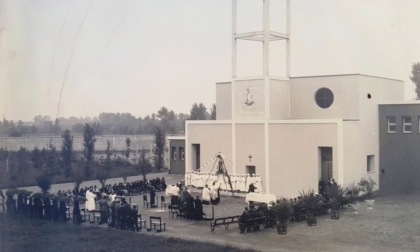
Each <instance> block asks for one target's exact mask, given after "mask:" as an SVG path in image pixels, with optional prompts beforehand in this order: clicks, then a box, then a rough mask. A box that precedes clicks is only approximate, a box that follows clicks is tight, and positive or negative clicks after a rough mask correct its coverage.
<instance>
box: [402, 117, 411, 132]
mask: <svg viewBox="0 0 420 252" xmlns="http://www.w3.org/2000/svg"><path fill="white" fill-rule="evenodd" d="M402 122H403V132H404V133H411V116H403V117H402Z"/></svg>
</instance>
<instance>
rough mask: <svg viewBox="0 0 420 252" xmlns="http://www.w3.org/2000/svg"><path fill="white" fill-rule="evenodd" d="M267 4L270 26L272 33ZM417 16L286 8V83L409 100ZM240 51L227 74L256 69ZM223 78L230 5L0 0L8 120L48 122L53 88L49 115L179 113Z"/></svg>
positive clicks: (332, 4)
mask: <svg viewBox="0 0 420 252" xmlns="http://www.w3.org/2000/svg"><path fill="white" fill-rule="evenodd" d="M279 1H280V0H272V1H271V5H272V9H271V16H272V27H273V30H276V31H279V32H283V31H284V30H283V28H284V23H283V22H282V18H283V17H284V10H282V8H281V7H282V4H283V2H281V1H280V2H279ZM261 3H262V1H257V0H238V8H239V9H238V11H239V13H238V22H239V31H255V30H259V29H260V24H261V21H262V15H261V14H262V10H261ZM89 6H90V7H89ZM419 11H420V1H417V0H382V1H377V0H352V1H349V0H317V1H315V0H312V1H308V0H292V27H291V28H292V38H291V43H292V59H291V62H292V64H291V67H292V68H291V75H292V76H305V75H331V74H345V73H361V74H368V75H375V76H382V77H388V78H394V79H401V80H404V81H405V83H406V99H412V98H413V97H414V93H413V92H412V90H413V87H414V86H413V84H412V83H411V81H410V80H409V75H410V71H411V64H412V63H414V62H417V61H420V15H418V13H419ZM86 13H87V15H86V16H85V14H86ZM82 20H83V21H82ZM241 43H242V44H239V50H240V52H239V55H238V58H239V60H240V62H239V66H238V71H239V73H242V74H243V75H254V74H255V73H259V70H260V65H259V64H257V63H255V62H258V61H260V58H259V55H260V53H252V52H251V50H250V49H254V48H255V49H259V48H260V47H259V45H258V44H255V45H254V43H252V42H248V43H246V42H241ZM249 43H251V44H252V45H248V44H249ZM243 51H246V53H241V52H243ZM257 51H258V50H257ZM258 52H259V51H258ZM272 52H273V53H272V55H271V56H274V55H273V54H275V55H278V56H281V55H283V54H284V53H282V51H281V50H280V45H277V47H276V46H273V49H272ZM282 59H283V58H282V57H277V59H273V60H272V67H277V68H276V69H281V67H280V65H281V64H282V63H283V62H284V61H283V60H282ZM66 69H67V70H66ZM273 69H274V68H273ZM66 72H67V77H66ZM273 72H274V70H273ZM279 74H281V70H279ZM230 79H231V1H230V0H149V1H145V0H0V92H1V93H0V116H2V115H5V117H6V118H7V119H9V120H18V119H22V120H32V119H33V118H34V116H36V115H39V114H42V115H49V116H50V117H51V118H52V119H54V118H55V117H56V115H57V108H58V101H59V97H60V91H61V89H62V88H63V89H62V97H61V102H60V107H59V111H58V116H59V117H62V116H64V117H69V116H77V117H79V116H92V117H93V116H98V115H99V113H101V112H129V113H131V114H133V115H135V116H145V115H147V114H151V113H156V112H157V110H158V109H159V108H160V107H162V106H166V107H167V108H168V109H172V110H174V111H175V112H176V113H181V112H183V113H189V110H190V108H191V106H192V104H193V103H195V102H203V103H204V104H205V105H206V106H207V107H210V106H211V104H213V103H215V101H216V97H215V83H216V82H221V81H230Z"/></svg>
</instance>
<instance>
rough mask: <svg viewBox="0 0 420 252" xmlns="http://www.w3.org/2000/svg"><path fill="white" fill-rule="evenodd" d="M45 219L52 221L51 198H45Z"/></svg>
mask: <svg viewBox="0 0 420 252" xmlns="http://www.w3.org/2000/svg"><path fill="white" fill-rule="evenodd" d="M44 210H45V219H46V220H48V221H50V220H51V219H52V208H51V201H50V199H49V198H44Z"/></svg>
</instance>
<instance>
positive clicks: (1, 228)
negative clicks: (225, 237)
mask: <svg viewBox="0 0 420 252" xmlns="http://www.w3.org/2000/svg"><path fill="white" fill-rule="evenodd" d="M238 250H239V249H238V248H234V247H231V246H221V245H216V244H206V243H200V242H194V241H188V240H183V239H178V238H167V237H162V236H159V235H158V234H153V235H152V234H142V233H133V232H129V231H121V230H114V229H107V228H102V227H98V226H76V225H72V224H63V223H54V222H46V221H43V220H35V219H28V218H26V217H21V218H16V219H9V218H8V217H7V216H6V215H5V214H0V251H3V252H9V251H10V252H20V251H31V252H32V251H33V252H35V251H42V252H47V251H54V252H56V251H72V252H76V251H160V252H163V251H238ZM241 251H242V250H241ZM249 251H250V250H249Z"/></svg>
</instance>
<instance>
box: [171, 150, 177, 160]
mask: <svg viewBox="0 0 420 252" xmlns="http://www.w3.org/2000/svg"><path fill="white" fill-rule="evenodd" d="M171 152H172V159H173V160H176V159H177V154H176V147H172V151H171Z"/></svg>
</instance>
